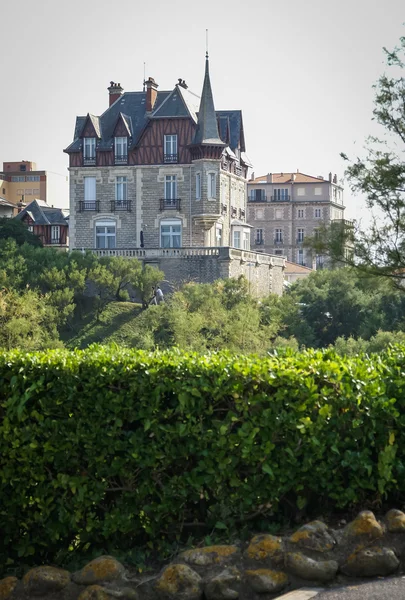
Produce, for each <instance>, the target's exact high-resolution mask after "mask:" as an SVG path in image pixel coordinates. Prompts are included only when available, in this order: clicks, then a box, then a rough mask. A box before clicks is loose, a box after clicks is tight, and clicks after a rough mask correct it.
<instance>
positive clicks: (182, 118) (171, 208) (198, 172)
mask: <svg viewBox="0 0 405 600" xmlns="http://www.w3.org/2000/svg"><path fill="white" fill-rule="evenodd" d="M145 84H146V90H145V91H143V92H127V93H123V89H122V87H121V86H120V84H117V83H114V82H111V85H110V87H109V88H108V89H109V107H108V108H107V110H106V111H105V112H104V113H103V115H101V116H100V117H97V116H94V115H90V114H88V115H87V116H85V117H78V118H77V120H76V129H75V134H74V141H73V143H72V144H70V146H68V147H67V148H66V149H65V152H67V153H68V154H69V171H70V241H71V247H72V248H91V249H113V248H114V249H128V248H159V247H160V248H180V247H195V246H197V247H207V246H235V247H237V248H243V249H246V250H249V249H250V228H249V227H248V226H247V224H246V177H247V170H248V166H249V164H248V161H247V158H246V157H245V155H244V151H245V141H244V132H243V121H242V114H241V111H217V112H216V111H215V109H214V103H213V97H212V91H211V84H210V78H209V71H208V58H207V60H206V71H205V79H204V85H203V92H202V96H201V100H200V99H199V98H198V96H196V95H195V94H193V93H192V92H190V90H189V89H188V87H187V84H186V83H185V82H184V81H183V80H182V79H180V80H179V82H178V83H177V84H176V85H175V87H174V89H173V90H170V91H161V92H160V91H158V85H157V84H156V82H155V81H154V80H153V79H152V78H149V79H148V81H146V82H145ZM199 102H200V106H199V107H198V103H199Z"/></svg>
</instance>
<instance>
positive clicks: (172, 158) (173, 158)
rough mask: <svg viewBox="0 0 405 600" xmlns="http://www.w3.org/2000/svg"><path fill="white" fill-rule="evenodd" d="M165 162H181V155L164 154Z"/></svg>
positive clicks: (170, 163)
mask: <svg viewBox="0 0 405 600" xmlns="http://www.w3.org/2000/svg"><path fill="white" fill-rule="evenodd" d="M163 162H164V163H165V164H166V165H173V164H175V163H178V162H179V155H178V154H164V155H163Z"/></svg>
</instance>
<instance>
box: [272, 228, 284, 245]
mask: <svg viewBox="0 0 405 600" xmlns="http://www.w3.org/2000/svg"><path fill="white" fill-rule="evenodd" d="M283 237H284V236H283V230H282V229H280V228H279V227H278V228H276V229H275V230H274V241H275V242H279V243H281V244H282V243H283Z"/></svg>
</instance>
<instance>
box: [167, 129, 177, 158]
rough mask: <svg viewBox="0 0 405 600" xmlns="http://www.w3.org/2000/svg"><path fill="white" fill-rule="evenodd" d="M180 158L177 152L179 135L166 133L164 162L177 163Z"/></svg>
mask: <svg viewBox="0 0 405 600" xmlns="http://www.w3.org/2000/svg"><path fill="white" fill-rule="evenodd" d="M177 160H178V153H177V135H172V134H171V135H165V138H164V162H165V163H176V162H177Z"/></svg>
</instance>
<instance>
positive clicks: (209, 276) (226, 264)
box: [94, 247, 285, 298]
mask: <svg viewBox="0 0 405 600" xmlns="http://www.w3.org/2000/svg"><path fill="white" fill-rule="evenodd" d="M94 253H95V254H96V255H97V256H124V257H126V258H138V259H139V260H142V261H143V262H144V263H145V264H150V265H153V266H156V267H158V268H159V269H161V270H162V271H163V272H164V274H165V277H166V279H167V280H168V281H169V282H170V283H171V284H180V283H185V282H188V281H195V282H196V283H212V282H213V281H215V280H217V279H228V278H230V277H239V276H240V275H243V276H244V277H246V279H247V280H248V282H249V284H250V292H251V294H252V295H253V296H257V297H259V298H260V297H263V296H267V295H268V294H270V293H273V294H278V295H279V296H281V295H282V293H283V282H284V263H285V260H284V258H282V257H280V256H273V255H270V254H263V253H260V252H252V251H248V250H238V249H236V248H230V247H221V248H204V247H202V248H179V249H176V248H168V249H164V248H156V249H153V248H151V249H127V250H120V249H113V250H94Z"/></svg>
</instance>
